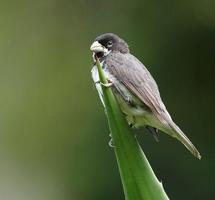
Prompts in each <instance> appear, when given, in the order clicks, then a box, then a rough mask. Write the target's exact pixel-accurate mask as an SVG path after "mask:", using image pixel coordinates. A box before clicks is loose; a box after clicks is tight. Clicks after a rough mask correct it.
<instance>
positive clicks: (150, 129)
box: [145, 126, 159, 142]
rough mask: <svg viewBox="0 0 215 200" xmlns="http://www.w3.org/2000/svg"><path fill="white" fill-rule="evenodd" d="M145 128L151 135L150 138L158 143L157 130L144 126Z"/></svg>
mask: <svg viewBox="0 0 215 200" xmlns="http://www.w3.org/2000/svg"><path fill="white" fill-rule="evenodd" d="M145 128H146V129H147V130H148V131H149V133H151V134H152V136H153V137H154V139H155V140H156V142H159V139H158V137H159V134H158V129H156V128H154V127H151V126H145Z"/></svg>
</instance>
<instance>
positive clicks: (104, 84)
mask: <svg viewBox="0 0 215 200" xmlns="http://www.w3.org/2000/svg"><path fill="white" fill-rule="evenodd" d="M107 81H108V83H102V82H101V81H96V82H95V84H98V83H99V84H101V85H102V86H104V87H107V88H109V87H111V86H113V82H112V81H111V80H109V79H107Z"/></svg>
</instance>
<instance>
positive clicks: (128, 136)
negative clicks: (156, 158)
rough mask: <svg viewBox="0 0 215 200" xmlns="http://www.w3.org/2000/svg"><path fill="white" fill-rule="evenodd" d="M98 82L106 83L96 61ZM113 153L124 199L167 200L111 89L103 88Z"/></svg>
mask: <svg viewBox="0 0 215 200" xmlns="http://www.w3.org/2000/svg"><path fill="white" fill-rule="evenodd" d="M96 65H97V68H98V73H99V78H100V82H101V83H103V84H107V83H108V81H107V79H106V77H105V75H104V72H103V69H102V67H101V65H100V62H99V60H98V59H97V60H96ZM102 90H103V98H104V103H105V107H106V114H107V118H108V123H109V127H110V130H111V136H112V139H113V144H114V150H115V154H116V158H117V163H118V167H119V172H120V176H121V180H122V185H123V190H124V194H125V199H126V200H167V199H169V198H168V196H167V195H166V193H165V191H164V189H163V186H162V183H160V182H159V181H158V179H157V178H156V176H155V174H154V172H153V170H152V168H151V166H150V164H149V162H148V160H147V158H146V156H145V155H144V153H143V151H142V149H141V147H140V145H139V143H138V141H137V139H136V138H135V135H134V133H133V132H132V131H131V128H130V127H129V126H128V123H127V122H126V119H125V117H124V116H123V114H122V112H121V110H120V108H119V106H118V103H117V101H116V99H115V96H114V94H113V92H112V90H111V87H104V86H102Z"/></svg>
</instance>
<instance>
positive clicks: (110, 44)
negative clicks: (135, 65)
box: [90, 33, 129, 57]
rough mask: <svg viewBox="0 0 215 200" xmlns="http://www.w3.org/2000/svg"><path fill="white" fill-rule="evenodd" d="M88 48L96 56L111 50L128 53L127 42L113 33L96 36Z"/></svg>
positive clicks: (103, 54)
mask: <svg viewBox="0 0 215 200" xmlns="http://www.w3.org/2000/svg"><path fill="white" fill-rule="evenodd" d="M90 50H91V51H93V52H94V53H95V54H96V55H97V56H98V57H103V56H106V55H108V54H109V53H110V52H113V51H116V52H117V51H118V52H121V53H129V48H128V45H127V43H126V42H125V41H124V40H123V39H121V38H120V37H119V36H117V35H115V34H113V33H105V34H102V35H100V36H98V37H97V38H96V39H95V40H94V42H93V44H92V45H91V47H90Z"/></svg>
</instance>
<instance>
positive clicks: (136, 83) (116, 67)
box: [106, 53, 201, 159]
mask: <svg viewBox="0 0 215 200" xmlns="http://www.w3.org/2000/svg"><path fill="white" fill-rule="evenodd" d="M106 64H107V67H108V71H109V73H111V74H112V75H113V76H114V77H115V78H116V79H117V80H118V81H120V82H121V83H122V84H123V85H124V86H125V87H126V88H127V89H128V90H129V91H130V92H131V93H133V94H134V95H135V96H136V97H138V98H139V99H140V101H141V102H143V103H144V104H145V105H147V106H148V108H149V109H150V110H151V111H152V113H153V114H154V115H155V116H156V117H157V118H158V119H159V120H160V121H161V122H162V123H164V124H166V125H167V127H169V129H168V130H164V132H166V133H167V134H169V135H171V136H173V137H176V138H177V139H178V140H179V141H181V142H182V143H183V144H184V145H185V146H186V147H187V148H188V149H189V151H190V152H191V153H192V154H193V155H195V156H196V157H197V158H199V159H200V158H201V155H200V153H199V152H198V150H197V149H196V148H195V146H194V145H193V144H192V142H191V141H190V140H189V139H188V138H187V136H186V135H185V134H184V133H183V132H182V131H181V130H180V128H179V127H178V126H177V125H176V124H175V123H174V122H173V121H172V119H171V117H170V115H169V113H168V111H167V110H166V107H165V105H164V104H163V102H162V100H161V97H160V93H159V90H158V87H157V84H156V82H155V80H154V79H153V77H152V76H151V74H150V73H149V71H148V70H147V69H146V68H145V66H144V65H143V64H142V63H141V62H140V61H139V60H138V59H137V58H135V57H134V56H132V55H131V54H121V53H112V54H110V55H109V56H108V58H107V60H106Z"/></svg>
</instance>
